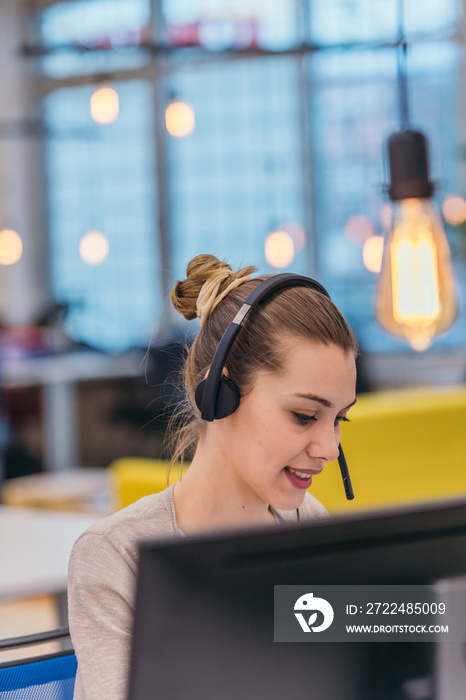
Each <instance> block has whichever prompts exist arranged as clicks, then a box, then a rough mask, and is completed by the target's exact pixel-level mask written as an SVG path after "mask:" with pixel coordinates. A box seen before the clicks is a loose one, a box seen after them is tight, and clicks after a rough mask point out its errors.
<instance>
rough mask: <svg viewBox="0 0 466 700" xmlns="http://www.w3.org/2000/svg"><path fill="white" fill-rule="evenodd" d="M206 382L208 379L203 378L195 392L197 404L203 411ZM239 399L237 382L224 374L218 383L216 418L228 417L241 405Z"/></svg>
mask: <svg viewBox="0 0 466 700" xmlns="http://www.w3.org/2000/svg"><path fill="white" fill-rule="evenodd" d="M206 382H207V379H203V380H202V382H200V384H198V385H197V389H196V392H195V394H194V400H195V401H196V406H197V407H198V409H199V410H200V411H202V401H203V398H204V390H205V386H206ZM239 399H240V396H239V390H238V387H237V386H236V384H235V383H234V382H232V381H231V379H229V378H228V377H225V375H223V374H222V376H221V377H220V384H219V385H218V392H217V400H216V402H215V415H214V419H215V420H218V419H219V418H226V417H227V416H229V415H231V414H232V413H234V412H235V411H236V409H237V408H238V406H239Z"/></svg>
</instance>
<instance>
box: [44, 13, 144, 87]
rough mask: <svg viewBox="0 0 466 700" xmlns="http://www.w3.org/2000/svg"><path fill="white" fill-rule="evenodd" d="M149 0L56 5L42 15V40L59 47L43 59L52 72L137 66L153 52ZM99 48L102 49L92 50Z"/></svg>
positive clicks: (57, 75)
mask: <svg viewBox="0 0 466 700" xmlns="http://www.w3.org/2000/svg"><path fill="white" fill-rule="evenodd" d="M149 23H150V1H149V0H86V1H85V2H61V3H57V4H56V5H52V6H51V7H49V8H48V9H47V10H45V11H44V12H43V13H42V15H41V31H42V40H43V43H44V44H45V46H48V47H55V48H54V52H53V53H51V54H50V55H48V56H46V57H45V58H44V59H43V60H42V70H43V71H44V72H45V73H46V74H47V75H49V76H51V77H55V78H63V77H66V76H71V75H76V74H82V73H96V72H102V73H103V72H106V71H112V70H117V69H119V68H125V69H130V68H138V67H140V66H142V65H144V64H146V63H148V61H149V59H150V56H149V54H148V53H147V52H146V51H144V50H143V49H141V48H138V46H139V45H140V44H142V43H144V42H145V41H147V40H148V39H149ZM92 49H100V50H92Z"/></svg>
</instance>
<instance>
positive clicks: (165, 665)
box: [129, 500, 466, 700]
mask: <svg viewBox="0 0 466 700" xmlns="http://www.w3.org/2000/svg"><path fill="white" fill-rule="evenodd" d="M464 573H466V500H462V501H455V502H449V503H444V504H436V505H431V506H429V507H428V506H419V507H413V508H403V509H397V510H393V511H384V512H377V513H375V514H366V515H361V514H359V515H358V516H351V517H348V516H345V517H336V518H331V519H329V520H327V519H325V520H318V521H313V522H312V523H309V522H308V523H296V524H294V525H287V526H283V527H280V528H267V529H260V530H255V531H250V530H249V531H247V532H246V531H243V532H240V533H238V532H234V533H227V534H225V533H224V534H214V535H206V536H194V537H188V538H176V539H171V540H169V541H167V540H165V541H163V542H160V541H159V542H157V543H143V544H142V546H141V551H140V566H139V576H138V587H137V595H136V612H135V624H134V636H133V649H132V661H131V674H130V684H129V698H130V700H149V699H152V698H163V700H249V699H251V700H253V699H257V700H262V698H263V699H264V700H282V699H283V698H288V697H289V698H292V699H293V700H309V699H311V700H365V698H367V699H368V700H369V698H370V700H379V699H380V700H386V699H387V700H388V699H390V700H393V698H396V699H398V698H400V700H401V699H402V698H407V697H409V696H408V695H403V694H402V691H401V690H400V688H401V687H402V686H403V683H405V681H406V680H407V679H410V678H416V677H421V676H422V675H423V674H424V675H425V674H426V673H428V672H429V669H430V668H431V665H432V658H431V657H432V647H433V646H434V645H433V644H432V643H430V644H429V643H417V644H416V643H408V644H406V643H404V644H394V643H392V644H389V643H385V642H379V643H376V644H374V643H372V644H370V643H348V642H343V643H322V644H317V643H312V644H301V643H277V642H274V585H278V584H282V585H291V584H295V585H298V584H299V585H306V586H307V585H311V584H314V585H316V584H374V585H380V584H425V583H428V582H431V581H434V580H435V579H439V578H445V577H450V576H455V575H460V574H464ZM406 687H407V686H406ZM397 693H399V694H397ZM426 697H427V696H426Z"/></svg>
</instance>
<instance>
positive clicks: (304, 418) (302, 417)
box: [293, 411, 317, 425]
mask: <svg viewBox="0 0 466 700" xmlns="http://www.w3.org/2000/svg"><path fill="white" fill-rule="evenodd" d="M293 417H294V419H295V421H296V422H297V423H299V424H300V425H308V423H310V422H311V421H316V420H317V418H316V417H315V416H308V415H306V414H305V413H296V412H295V411H293Z"/></svg>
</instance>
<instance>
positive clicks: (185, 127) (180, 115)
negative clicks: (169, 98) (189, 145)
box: [165, 101, 196, 139]
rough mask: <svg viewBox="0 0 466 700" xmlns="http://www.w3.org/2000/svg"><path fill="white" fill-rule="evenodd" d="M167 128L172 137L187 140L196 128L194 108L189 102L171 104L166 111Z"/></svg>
mask: <svg viewBox="0 0 466 700" xmlns="http://www.w3.org/2000/svg"><path fill="white" fill-rule="evenodd" d="M165 126H166V127H167V131H168V133H169V134H170V136H174V137H175V138H177V139H183V138H186V136H189V135H190V134H192V133H193V131H194V129H195V128H196V115H195V113H194V108H193V107H192V106H191V105H190V104H188V103H187V102H181V101H176V102H170V104H169V105H168V107H167V109H166V110H165Z"/></svg>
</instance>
